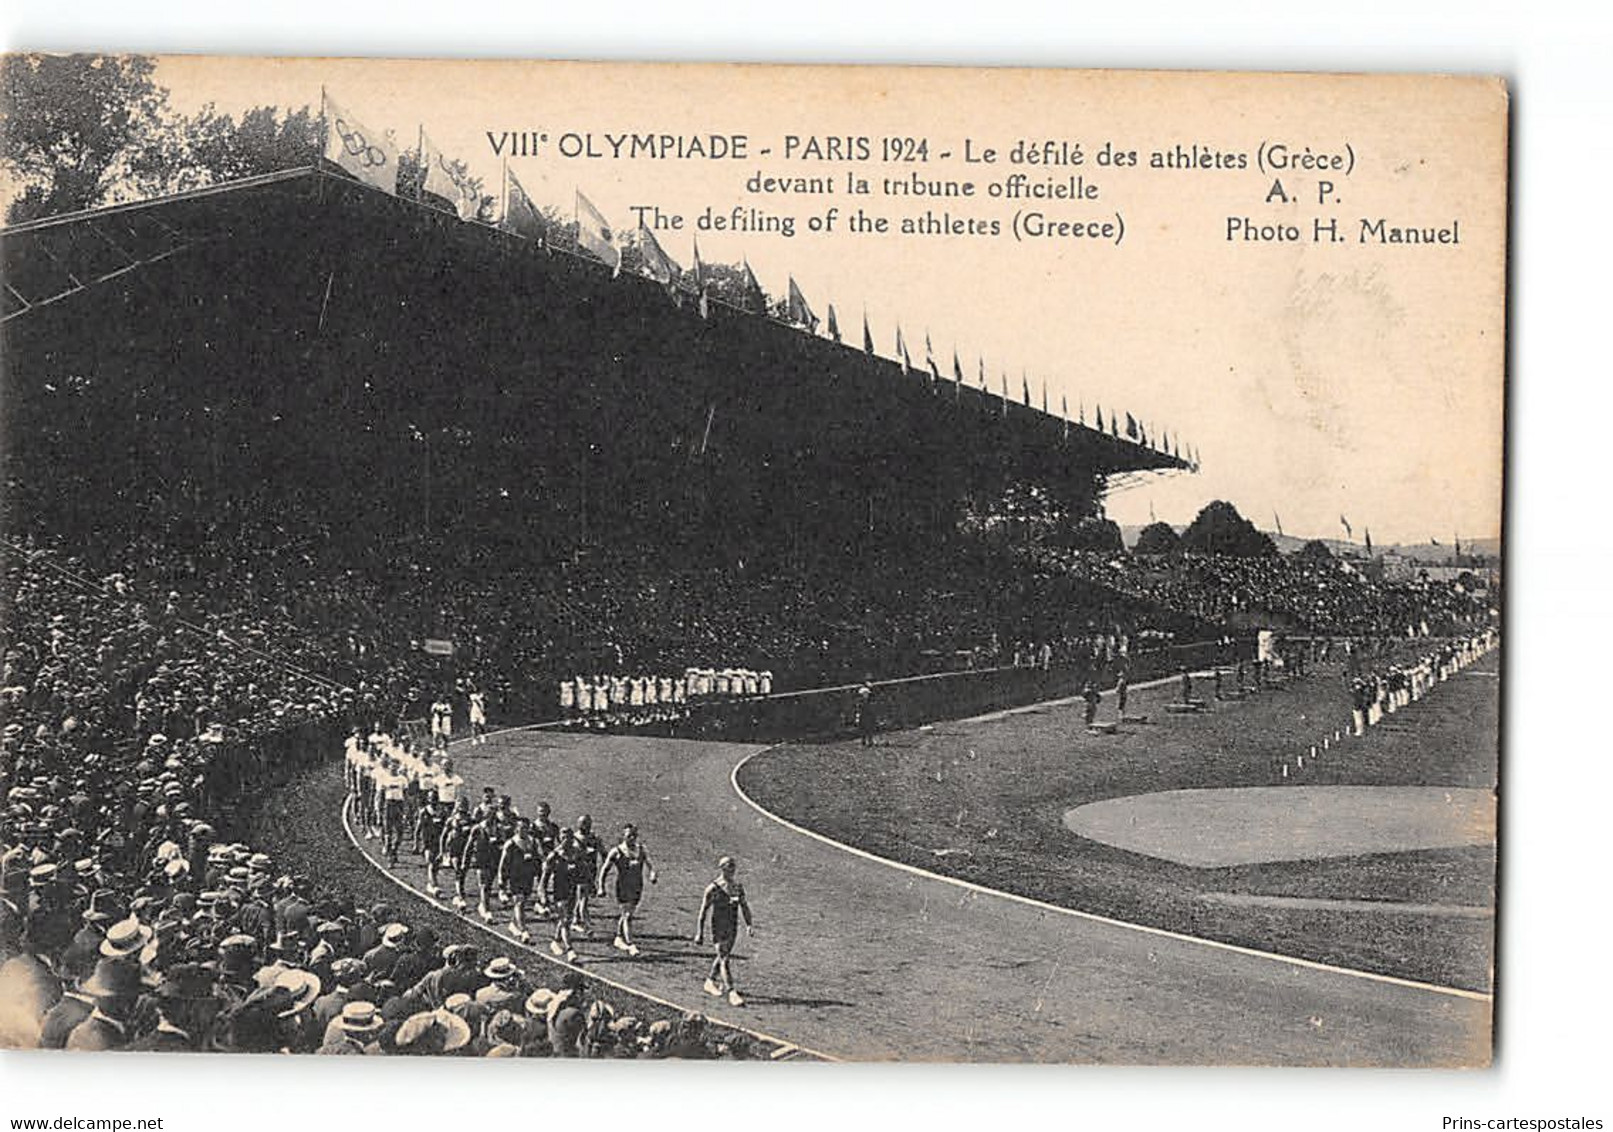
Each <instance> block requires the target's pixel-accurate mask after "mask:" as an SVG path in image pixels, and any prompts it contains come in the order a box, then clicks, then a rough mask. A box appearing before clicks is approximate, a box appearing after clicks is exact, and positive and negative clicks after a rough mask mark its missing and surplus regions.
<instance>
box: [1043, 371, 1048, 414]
mask: <svg viewBox="0 0 1613 1132" xmlns="http://www.w3.org/2000/svg"><path fill="white" fill-rule="evenodd" d="M1042 412H1043V413H1046V412H1047V378H1045V377H1044V378H1042Z"/></svg>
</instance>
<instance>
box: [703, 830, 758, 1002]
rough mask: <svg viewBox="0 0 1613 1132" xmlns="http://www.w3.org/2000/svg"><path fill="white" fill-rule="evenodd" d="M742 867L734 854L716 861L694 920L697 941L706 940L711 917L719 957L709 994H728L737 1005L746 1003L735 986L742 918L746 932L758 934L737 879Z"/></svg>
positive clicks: (713, 963)
mask: <svg viewBox="0 0 1613 1132" xmlns="http://www.w3.org/2000/svg"><path fill="white" fill-rule="evenodd" d="M738 872H739V866H738V865H737V864H736V863H735V861H734V859H733V858H732V857H724V858H722V859H721V860H719V861H718V862H717V879H716V880H714V881H712V882H711V883H710V884H708V885H706V891H705V895H703V896H702V897H701V898H700V916H699V918H698V919H697V920H696V921H695V931H694V941H695V942H696V943H704V942H705V933H706V916H707V914H708V913H709V915H710V916H711V942H712V943H713V944H714V945H715V947H716V949H717V957H716V958H715V959H713V960H712V961H711V973H710V974H708V975H707V976H706V993H707V994H709V995H715V996H718V997H721V996H722V995H723V994H724V993H726V994H727V995H728V1001H729V1003H730V1004H731V1005H734V1006H744V1005H745V999H744V998H743V997H742V996H741V995H740V993H739V988H738V987H736V986H735V985H734V970H733V953H734V943H735V942H736V941H737V940H738V939H739V921H740V920H741V919H742V918H743V919H744V921H745V934H746V935H755V934H756V926H755V923H754V921H753V920H752V919H751V912H750V902H749V901H747V900H746V899H745V886H744V885H742V884H740V883H739V881H737V880H735V879H734V877H735V874H736V873H738Z"/></svg>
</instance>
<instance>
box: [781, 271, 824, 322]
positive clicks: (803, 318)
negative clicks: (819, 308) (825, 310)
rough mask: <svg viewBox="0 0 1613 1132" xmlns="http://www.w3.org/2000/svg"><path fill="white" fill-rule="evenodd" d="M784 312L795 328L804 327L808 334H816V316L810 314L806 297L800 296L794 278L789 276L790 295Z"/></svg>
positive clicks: (799, 289)
mask: <svg viewBox="0 0 1613 1132" xmlns="http://www.w3.org/2000/svg"><path fill="white" fill-rule="evenodd" d="M785 311H786V314H787V315H788V317H789V320H790V321H791V322H793V323H795V324H796V325H797V326H804V327H806V328H807V331H808V332H809V333H816V332H817V329H818V316H817V315H815V314H813V313H812V308H811V307H809V306H807V301H806V296H805V295H803V294H801V288H799V287H797V286H796V285H795V276H793V275H792V276H790V293H789V298H788V300H787V302H786V304H785Z"/></svg>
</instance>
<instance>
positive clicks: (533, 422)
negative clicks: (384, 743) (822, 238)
mask: <svg viewBox="0 0 1613 1132" xmlns="http://www.w3.org/2000/svg"><path fill="white" fill-rule="evenodd" d="M0 254H3V256H4V261H5V263H6V267H7V279H6V284H5V288H4V304H5V305H4V307H3V320H4V321H3V322H0V334H3V348H4V351H5V356H6V357H7V359H8V365H9V367H10V370H11V373H10V375H9V381H10V390H9V393H10V397H9V402H10V416H11V420H10V423H9V427H10V429H11V433H12V437H13V439H14V440H15V441H16V442H17V444H16V446H15V447H13V446H11V445H8V454H9V458H10V460H11V462H12V466H13V467H15V468H22V469H27V473H28V474H27V475H26V476H24V477H21V481H22V482H21V484H20V486H21V488H22V499H23V502H24V503H25V504H26V506H27V507H28V508H30V509H31V510H34V511H43V512H48V511H50V508H51V507H52V503H51V501H52V500H54V501H55V502H56V510H55V512H54V513H50V514H41V516H40V517H41V518H45V519H47V520H48V521H49V522H50V523H51V524H52V525H60V524H63V523H68V522H73V523H76V524H77V525H79V526H81V527H83V528H86V529H95V528H96V527H98V526H101V525H103V524H107V523H110V524H112V525H113V529H116V525H117V524H118V523H119V522H120V521H125V520H127V519H128V518H129V514H128V512H127V511H126V509H125V508H124V507H123V506H121V505H118V506H111V507H108V508H106V509H104V511H102V512H99V513H94V514H88V513H85V512H84V511H82V510H76V509H75V511H74V512H73V514H71V515H69V514H67V513H65V512H64V511H63V510H62V509H61V507H60V504H61V503H62V502H63V501H64V500H69V499H71V500H73V501H74V506H75V508H78V507H81V506H82V504H83V503H84V502H85V501H86V499H89V500H94V499H99V498H101V493H74V492H72V491H71V490H53V491H51V492H49V493H44V492H38V491H29V490H28V489H29V485H30V482H38V481H41V480H42V481H44V482H48V483H50V484H52V485H55V486H56V487H58V488H65V487H67V486H68V485H69V484H71V483H73V481H74V479H75V478H78V479H79V480H81V481H82V480H85V479H86V477H90V476H96V477H100V478H101V479H102V480H103V482H119V483H121V484H122V485H123V486H124V488H125V490H126V492H133V493H139V492H140V491H141V490H142V488H143V487H144V486H146V485H147V484H149V483H150V482H151V481H152V480H153V479H156V480H158V481H159V482H161V483H163V484H164V485H174V484H183V485H186V486H187V488H188V489H189V490H190V491H191V492H192V496H193V497H192V505H193V506H194V507H195V508H197V509H199V510H203V511H205V510H208V509H211V508H216V507H228V506H230V505H231V504H232V503H235V502H237V500H236V499H233V498H231V497H230V493H239V492H240V491H242V490H243V489H247V488H255V487H256V486H257V485H260V484H262V483H264V482H271V483H273V484H275V485H276V490H277V492H279V493H280V494H282V495H283V496H284V497H285V498H286V499H287V500H289V501H291V503H292V504H293V505H294V506H295V507H296V508H298V509H299V510H300V512H301V513H302V515H303V517H304V518H305V519H307V520H311V521H327V522H330V523H332V524H333V526H335V527H336V535H337V537H338V538H339V539H346V540H349V541H353V542H362V541H363V540H368V539H374V538H376V537H390V536H394V535H396V534H398V533H399V532H412V531H417V530H418V529H419V528H420V527H421V526H422V525H424V524H427V523H429V524H430V525H431V526H433V528H435V530H436V532H437V533H438V534H440V535H441V536H442V538H443V539H445V540H448V539H452V538H454V537H456V536H460V535H470V536H474V537H475V538H476V539H477V540H478V541H479V543H480V544H481V545H484V546H486V545H487V544H488V543H489V542H490V541H493V540H500V541H503V542H506V543H508V544H511V545H517V546H519V545H522V544H538V545H542V546H545V547H549V548H554V547H559V546H567V545H569V544H574V543H577V542H588V541H594V542H606V543H609V542H611V541H613V540H615V539H618V538H620V537H622V536H624V535H630V536H631V537H632V538H633V539H635V540H638V541H640V542H643V543H646V544H651V545H657V546H663V547H669V548H682V549H684V550H688V551H690V552H693V553H696V554H703V555H706V556H724V555H731V554H735V553H740V554H743V553H746V552H750V553H753V554H754V553H762V552H763V551H767V550H777V549H779V548H785V549H786V550H787V552H788V553H793V554H795V555H798V556H800V555H805V554H808V553H815V554H821V555H831V556H834V555H844V554H847V553H853V554H863V553H875V552H878V551H879V550H881V549H882V548H891V547H911V546H917V545H925V544H926V543H933V542H934V540H935V539H936V538H937V537H939V534H940V533H941V532H945V531H946V530H947V529H948V528H949V527H950V525H951V524H952V523H954V522H955V519H956V513H957V509H958V507H959V506H960V504H961V503H962V502H963V501H965V500H967V499H970V498H992V497H994V496H996V495H1000V494H1001V492H1002V491H1003V490H1005V489H1006V488H1007V487H1009V486H1010V485H1014V484H1020V483H1027V482H1029V483H1036V484H1038V485H1040V486H1041V487H1042V488H1043V489H1044V490H1045V491H1047V492H1048V493H1049V494H1050V495H1052V496H1053V497H1054V498H1056V499H1057V500H1058V501H1059V502H1060V503H1061V504H1062V505H1063V506H1064V507H1066V508H1067V509H1068V510H1069V511H1070V512H1071V513H1072V514H1073V515H1075V516H1076V517H1081V516H1090V515H1094V514H1096V513H1097V512H1098V509H1099V505H1100V500H1101V496H1102V492H1103V489H1104V484H1105V481H1106V479H1107V478H1109V477H1113V476H1120V475H1134V474H1137V473H1143V472H1150V471H1153V472H1164V471H1173V470H1177V471H1179V470H1185V469H1187V468H1188V467H1189V462H1188V461H1187V460H1185V459H1183V458H1182V457H1179V456H1176V455H1172V454H1171V453H1169V452H1162V451H1157V450H1155V449H1154V448H1152V447H1148V446H1144V445H1142V444H1140V443H1138V442H1135V441H1133V440H1130V439H1125V438H1123V437H1121V436H1119V435H1114V433H1117V432H1118V431H1119V430H1118V428H1114V429H1112V430H1111V431H1110V432H1103V431H1100V430H1098V429H1094V428H1090V427H1087V426H1085V425H1082V424H1079V423H1076V422H1068V421H1066V420H1064V419H1061V418H1060V417H1057V416H1054V415H1050V414H1048V413H1044V412H1041V411H1039V410H1038V409H1036V408H1033V407H1031V406H1029V405H1026V404H1024V403H1022V402H1020V401H1010V400H1005V399H1003V398H1000V397H999V396H997V395H996V393H988V392H985V391H983V390H981V389H979V388H977V387H975V386H974V385H971V384H969V383H967V382H961V383H958V384H956V385H954V383H953V382H952V381H950V380H943V381H940V382H937V381H935V380H934V379H933V378H932V375H931V374H929V373H927V372H923V371H912V372H909V371H907V370H905V369H904V367H903V365H902V364H901V363H900V362H892V361H889V360H886V359H883V358H879V357H875V356H871V355H869V354H866V353H864V352H863V351H862V350H861V349H857V348H854V347H851V346H848V345H841V344H838V343H835V342H833V341H830V340H828V339H825V338H822V337H817V336H814V335H812V334H810V333H803V332H802V331H801V330H800V329H799V328H796V327H793V326H790V325H787V324H785V323H783V322H780V321H777V320H775V319H772V318H769V317H766V316H763V315H757V314H751V313H749V312H745V311H741V310H739V309H736V308H734V307H732V306H728V305H726V304H724V303H721V302H717V301H712V302H710V303H708V304H704V309H705V316H704V317H703V315H702V313H701V309H700V308H701V306H702V304H698V303H697V302H696V301H695V297H694V296H693V295H685V294H682V293H679V292H674V293H672V294H669V293H668V291H667V290H666V289H664V288H663V287H662V286H661V285H660V284H657V283H655V282H654V281H652V280H650V279H647V278H641V277H623V278H612V273H611V271H610V270H609V269H608V268H606V267H605V266H604V265H602V264H600V263H598V262H597V261H595V260H593V259H591V258H587V257H585V256H581V255H577V254H573V253H570V252H567V251H563V250H553V249H550V250H544V249H542V248H540V246H539V245H538V244H535V243H534V242H532V241H529V240H524V239H521V238H518V237H516V236H514V235H511V234H509V233H506V232H503V231H500V230H498V229H495V228H490V227H487V226H485V225H479V224H474V223H461V222H460V221H459V220H458V219H457V218H456V217H454V216H452V215H450V214H446V213H443V212H440V211H437V210H435V209H432V208H429V207H426V206H423V205H421V204H419V203H417V202H414V201H409V200H404V199H400V198H398V197H395V196H392V195H390V194H387V193H383V192H380V191H377V190H375V189H372V188H370V187H369V186H366V185H363V184H360V183H357V182H354V181H351V180H348V179H346V178H345V177H343V176H338V175H335V174H333V173H331V172H327V171H325V170H323V169H302V170H292V171H289V172H285V173H281V174H275V175H272V176H267V177H259V178H255V179H252V180H249V181H242V182H236V183H232V184H226V185H220V186H216V187H214V188H210V189H206V190H202V191H199V192H194V193H189V194H184V195H181V196H176V197H169V198H165V199H161V200H154V201H149V202H144V203H139V204H133V205H126V206H119V207H114V208H105V209H98V210H95V211H93V212H87V213H80V214H75V215H69V216H62V217H56V218H51V219H48V220H43V221H39V222H35V223H30V224H25V225H20V226H17V227H14V228H11V229H8V230H6V231H5V232H4V233H3V235H0ZM74 379H84V380H88V381H92V382H93V383H94V386H95V388H94V390H93V391H91V392H90V393H89V395H88V396H86V397H84V398H82V399H80V400H73V401H71V402H67V404H70V405H71V407H72V409H73V414H72V415H73V416H75V417H76V418H77V420H76V421H75V422H69V421H66V420H64V419H63V417H64V411H63V405H64V401H63V400H62V398H63V397H64V396H65V395H66V391H65V384H64V383H69V382H72V381H73V380H74ZM73 424H77V425H79V426H80V427H76V428H75V427H72V425H73ZM159 427H160V428H162V429H164V430H167V431H168V432H169V434H170V435H175V434H177V435H183V436H185V437H186V438H187V440H188V443H186V444H183V445H175V446H172V448H171V449H170V450H169V451H166V452H164V453H162V454H161V456H160V457H157V456H155V455H154V454H153V453H151V452H150V450H149V445H148V444H147V441H148V440H149V437H150V432H151V430H152V429H154V428H159ZM87 434H94V435H97V436H98V437H99V438H100V439H99V440H98V443H97V448H98V458H97V462H96V464H95V465H94V467H93V468H88V469H86V468H84V467H82V462H81V461H80V459H79V456H80V455H81V452H80V451H79V448H80V441H81V438H82V437H83V436H84V435H87ZM383 470H384V474H380V475H378V474H377V473H378V471H383ZM11 502H12V503H13V505H16V504H17V502H18V501H17V500H12V501H11ZM466 527H469V528H470V529H469V530H465V529H464V528H466Z"/></svg>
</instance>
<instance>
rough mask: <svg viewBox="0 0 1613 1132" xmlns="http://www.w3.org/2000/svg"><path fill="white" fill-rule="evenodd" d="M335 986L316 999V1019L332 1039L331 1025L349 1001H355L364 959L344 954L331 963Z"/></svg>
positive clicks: (314, 1009)
mask: <svg viewBox="0 0 1613 1132" xmlns="http://www.w3.org/2000/svg"><path fill="white" fill-rule="evenodd" d="M330 972H331V980H332V982H333V984H334V985H333V986H332V987H331V989H330V991H329V992H327V993H326V994H323V995H321V996H320V997H319V998H317V999H315V1000H314V1006H313V1012H314V1021H315V1023H316V1024H317V1025H318V1026H319V1028H320V1031H321V1032H322V1033H324V1034H325V1035H326V1039H325V1040H326V1041H327V1042H328V1041H329V1040H330V1032H331V1031H330V1027H331V1026H332V1025H333V1024H334V1023H335V1022H336V1020H337V1019H338V1018H340V1017H341V1014H342V1010H343V1008H345V1007H346V1006H347V1004H348V1003H349V1002H352V1001H355V998H356V996H355V993H354V988H356V987H357V986H358V985H359V984H360V983H362V982H363V980H364V960H362V959H355V958H353V957H352V956H350V955H349V956H343V957H342V958H340V959H337V960H336V961H335V962H333V963H332V964H331V965H330Z"/></svg>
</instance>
